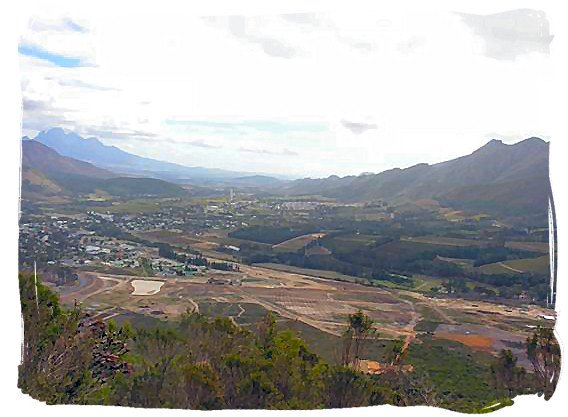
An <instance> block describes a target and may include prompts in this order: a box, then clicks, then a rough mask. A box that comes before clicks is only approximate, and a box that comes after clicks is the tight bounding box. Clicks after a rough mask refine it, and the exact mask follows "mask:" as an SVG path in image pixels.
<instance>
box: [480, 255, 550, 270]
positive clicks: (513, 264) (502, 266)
mask: <svg viewBox="0 0 568 417" xmlns="http://www.w3.org/2000/svg"><path fill="white" fill-rule="evenodd" d="M478 269H479V271H481V272H483V273H484V274H520V273H523V272H529V273H535V274H547V273H549V272H550V258H549V257H548V255H546V256H540V257H538V258H528V259H514V260H510V261H503V262H496V263H493V264H487V265H483V266H480V267H479V268H478Z"/></svg>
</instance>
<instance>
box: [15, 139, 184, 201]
mask: <svg viewBox="0 0 568 417" xmlns="http://www.w3.org/2000/svg"><path fill="white" fill-rule="evenodd" d="M22 191H23V192H24V196H27V197H34V196H35V197H37V196H46V195H59V196H61V195H73V194H90V193H94V192H96V191H102V192H105V193H108V194H110V195H114V196H121V197H135V196H157V197H178V196H183V195H186V194H187V191H186V190H185V189H183V188H181V187H179V186H177V185H175V184H171V183H168V182H166V181H162V180H159V179H155V178H129V177H119V176H117V175H116V174H114V173H112V172H110V171H107V170H104V169H101V168H98V167H96V166H94V165H92V164H90V163H88V162H84V161H79V160H76V159H73V158H69V157H65V156H62V155H60V154H59V153H57V152H56V151H54V150H53V149H51V148H50V147H48V146H46V145H44V144H42V143H40V142H38V141H36V140H24V141H22Z"/></svg>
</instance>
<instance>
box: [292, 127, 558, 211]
mask: <svg viewBox="0 0 568 417" xmlns="http://www.w3.org/2000/svg"><path fill="white" fill-rule="evenodd" d="M548 153H549V146H548V143H547V142H545V141H543V140H542V139H538V138H530V139H526V140H524V141H521V142H518V143H516V144H514V145H506V144H504V143H503V142H501V141H498V140H491V141H490V142H488V143H487V144H486V145H485V146H483V147H481V148H479V149H478V150H476V151H475V152H473V153H472V154H470V155H466V156H463V157H460V158H456V159H453V160H451V161H446V162H442V163H439V164H434V165H428V164H419V165H415V166H412V167H410V168H406V169H398V168H396V169H392V170H389V171H385V172H382V173H380V174H370V175H369V174H367V175H360V176H349V177H343V178H339V177H337V176H332V177H329V178H325V179H303V180H298V181H294V182H292V183H291V184H290V185H289V186H288V187H287V188H286V190H285V192H286V193H287V194H291V195H301V194H319V195H323V196H326V197H332V198H337V199H339V200H344V201H369V200H375V199H384V200H391V201H409V200H410V201H411V200H417V199H422V198H428V199H436V200H439V201H441V202H443V203H446V204H449V205H451V206H455V207H459V208H461V209H473V210H487V211H489V212H492V213H498V214H506V215H512V214H526V213H534V212H536V211H540V212H542V213H544V212H545V211H546V210H547V207H548V195H549V194H550V181H549V178H548Z"/></svg>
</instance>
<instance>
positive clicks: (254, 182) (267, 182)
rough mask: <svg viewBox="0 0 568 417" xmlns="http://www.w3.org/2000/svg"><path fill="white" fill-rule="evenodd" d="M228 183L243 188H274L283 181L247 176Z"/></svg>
mask: <svg viewBox="0 0 568 417" xmlns="http://www.w3.org/2000/svg"><path fill="white" fill-rule="evenodd" d="M228 182H229V183H230V184H234V185H237V186H243V187H274V186H278V185H281V184H283V183H284V182H285V181H283V180H280V179H278V178H274V177H271V176H268V175H248V176H245V177H238V178H233V179H231V180H229V181H228Z"/></svg>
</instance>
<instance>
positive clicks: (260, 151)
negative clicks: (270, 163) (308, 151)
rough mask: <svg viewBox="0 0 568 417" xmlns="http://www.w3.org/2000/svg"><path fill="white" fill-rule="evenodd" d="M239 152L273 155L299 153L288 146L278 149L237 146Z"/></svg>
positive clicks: (293, 154) (294, 154) (295, 154)
mask: <svg viewBox="0 0 568 417" xmlns="http://www.w3.org/2000/svg"><path fill="white" fill-rule="evenodd" d="M239 151H240V152H247V153H255V154H259V155H275V156H298V155H299V153H298V152H295V151H292V150H290V149H288V148H284V149H282V150H279V151H275V150H269V149H253V148H245V147H241V148H239Z"/></svg>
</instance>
